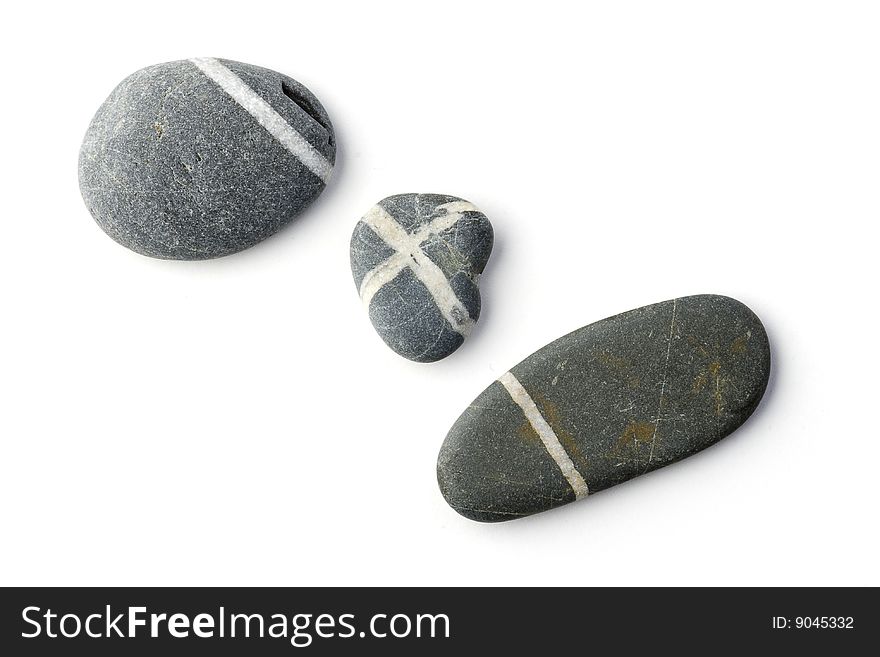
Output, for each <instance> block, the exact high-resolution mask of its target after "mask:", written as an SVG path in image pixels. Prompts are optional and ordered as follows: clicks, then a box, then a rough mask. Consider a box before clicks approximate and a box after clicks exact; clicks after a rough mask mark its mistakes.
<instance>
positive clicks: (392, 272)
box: [360, 253, 409, 310]
mask: <svg viewBox="0 0 880 657" xmlns="http://www.w3.org/2000/svg"><path fill="white" fill-rule="evenodd" d="M407 265H409V256H408V255H406V254H405V253H395V254H394V255H393V256H391V257H390V258H388V259H387V260H385V261H384V262H382V263H381V264H379V265H378V266H376V267H374V268H373V269H371V270H370V271H368V272H367V275H366V276H364V280H362V281H361V289H360V294H361V301H363V302H364V305H365V306H366V307H367V309H368V310H369V308H370V302H371V301H372V300H373V297H374V296H375V295H376V292H378V291H379V290H381V289H382V286H383V285H385V284H386V283H389V282H390V281H392V280H394V279H395V278H396V277H397V275H398V274H399V273H400V272H402V271H403V270H404V269H406V267H407Z"/></svg>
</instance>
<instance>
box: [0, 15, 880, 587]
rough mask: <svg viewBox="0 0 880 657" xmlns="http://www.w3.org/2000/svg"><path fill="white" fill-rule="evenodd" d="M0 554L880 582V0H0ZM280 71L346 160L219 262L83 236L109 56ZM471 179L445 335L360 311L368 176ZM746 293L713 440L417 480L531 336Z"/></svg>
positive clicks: (179, 571) (408, 185)
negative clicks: (752, 380)
mask: <svg viewBox="0 0 880 657" xmlns="http://www.w3.org/2000/svg"><path fill="white" fill-rule="evenodd" d="M3 23H4V27H3V33H4V36H3V39H2V40H0V49H2V61H3V62H4V64H3V79H4V85H3V99H2V104H0V118H2V121H0V126H2V160H0V167H2V178H0V179H2V184H3V219H2V240H3V241H2V245H3V252H2V258H0V276H2V283H0V285H2V288H0V289H2V323H0V337H2V342H0V344H2V362H0V440H2V457H0V468H2V475H0V526H2V533H3V539H2V544H0V550H2V566H0V568H2V569H0V581H2V583H3V584H30V585H36V584H44V585H48V584H96V585H97V584H118V585H152V584H181V585H208V584H212V585H214V584H216V585H220V584H229V585H239V584H249V585H275V584H277V585H282V584H284V585H299V584H303V585H305V584H312V585H331V584H408V585H427V584H480V585H482V584H530V585H531V584H580V585H599V584H605V585H624V584H627V585H628V584H647V585H654V584H697V585H703V584H706V585H709V584H712V585H715V584H718V585H721V584H732V585H740V584H765V585H781V584H795V585H801V584H803V585H807V584H822V585H825V584H838V585H859V584H873V585H878V584H880V567H878V563H880V560H878V558H877V554H878V547H880V546H878V512H877V503H878V493H877V486H876V479H877V476H876V472H877V468H878V463H880V420H878V415H877V413H878V399H877V393H878V368H880V362H878V360H880V359H878V348H880V336H878V327H877V321H878V312H877V281H878V276H877V248H878V241H877V228H876V226H877V221H878V218H880V194H878V191H880V188H878V180H880V84H878V79H880V78H878V73H880V38H878V34H880V8H878V5H877V4H876V3H871V2H864V3H858V2H826V3H818V2H804V1H797V2H767V1H764V0H762V1H760V2H743V1H739V2H730V3H707V2H664V3H656V2H613V3H612V2H608V3H590V4H586V3H568V2H548V1H544V2H540V3H534V2H529V3H522V4H516V3H512V2H505V3H498V4H490V3H476V2H449V1H445V2H443V3H414V2H401V3H394V4H392V3H388V2H376V1H375V0H374V1H371V2H352V3H338V2H329V1H328V2H316V1H310V2H277V3H265V2H256V1H254V0H249V1H248V2H245V3H242V2H217V1H216V0H215V1H212V2H202V3H189V2H186V3H184V2H180V1H175V2H163V1H153V2H151V3H149V5H148V6H147V5H143V4H142V3H119V2H113V3H108V4H106V5H86V4H84V3H63V4H62V3H59V4H58V5H55V6H51V5H46V4H44V3H14V4H13V5H10V7H7V9H6V10H5V13H4V18H3ZM202 55H205V56H218V57H226V58H231V59H237V60H241V61H246V62H250V63H254V64H259V65H263V66H267V67H270V68H273V69H276V70H278V71H283V72H285V73H287V74H289V75H291V76H293V77H295V78H296V79H298V80H300V81H301V82H303V83H304V84H306V85H307V86H308V87H310V88H311V89H312V91H314V92H315V94H316V95H317V96H318V97H319V98H320V99H321V101H322V102H323V103H324V105H325V106H326V108H327V110H328V112H329V113H330V115H331V117H332V119H333V121H334V124H335V126H336V130H337V136H338V143H339V145H340V152H339V165H338V167H337V169H336V171H335V174H334V178H333V180H332V182H331V184H330V186H329V188H328V189H327V190H326V192H325V193H324V195H323V196H322V197H321V198H320V199H319V200H318V201H317V202H316V203H315V204H314V205H313V206H312V207H311V208H310V209H309V210H308V211H307V213H306V214H304V215H303V216H302V217H301V218H300V219H299V220H297V221H296V222H295V223H294V224H293V225H291V226H289V227H288V228H286V229H285V230H283V231H282V232H281V233H279V234H277V235H276V236H274V237H272V238H270V239H268V240H266V241H265V242H264V243H262V244H260V245H258V246H256V247H254V248H252V249H250V250H248V251H246V252H244V253H241V254H238V255H234V256H231V257H227V258H223V259H220V260H216V261H210V262H163V261H159V260H152V259H149V258H145V257H142V256H139V255H136V254H134V253H131V252H129V251H127V250H126V249H124V248H122V247H121V246H118V245H117V244H116V243H114V242H113V241H111V240H110V238H108V237H106V236H105V235H104V234H103V233H102V232H101V231H100V229H99V228H98V227H97V225H96V224H95V223H94V221H93V220H92V219H91V217H90V216H89V214H88V212H87V210H86V208H85V206H84V204H83V202H82V200H81V198H80V195H79V191H78V187H77V178H76V165H77V152H78V148H79V144H80V140H81V139H82V136H83V133H84V131H85V129H86V127H87V125H88V123H89V120H90V119H91V116H92V114H93V113H94V111H95V110H96V109H97V107H98V105H99V104H100V103H101V102H102V101H103V99H104V98H105V97H106V96H107V94H108V93H109V92H110V91H111V90H112V88H113V87H114V86H115V85H116V84H117V83H118V82H119V81H120V80H121V79H122V78H123V77H125V76H126V75H127V74H129V73H131V72H132V71H134V70H136V69H138V68H141V67H143V66H147V65H150V64H153V63H157V62H161V61H167V60H172V59H181V58H186V57H191V56H202ZM410 191H419V192H441V193H449V194H454V195H457V196H461V197H464V198H466V199H469V200H471V201H473V202H474V203H475V204H477V205H478V206H479V207H480V208H481V209H482V210H483V211H484V212H485V213H486V214H487V215H488V216H489V218H490V219H491V221H492V222H493V224H494V226H495V231H496V237H497V243H496V247H495V251H494V253H493V255H492V257H491V259H490V261H489V265H488V267H487V269H486V272H485V275H484V277H483V284H482V289H483V302H484V310H483V316H482V317H481V319H480V321H479V324H478V325H477V328H476V330H475V332H474V334H473V335H472V337H471V338H470V340H469V341H468V342H467V343H466V344H465V345H464V346H463V347H462V348H461V349H460V350H459V351H458V352H456V353H455V354H454V355H453V356H451V357H450V358H448V359H446V360H445V361H442V362H439V363H436V364H432V365H419V364H415V363H410V362H408V361H405V360H403V359H401V358H399V357H398V356H396V355H395V354H394V353H392V352H391V351H390V350H389V349H388V348H387V347H385V346H384V344H383V343H382V341H381V340H380V339H379V337H378V336H377V335H376V334H375V332H374V331H373V329H372V327H371V325H370V323H369V321H368V319H367V317H366V315H365V313H364V311H363V308H362V307H361V305H360V302H359V299H358V296H357V293H356V290H355V286H354V284H353V282H352V280H351V272H350V269H349V263H348V241H349V237H350V234H351V230H352V228H353V227H354V225H355V223H356V221H357V219H358V218H359V216H360V215H361V214H363V213H364V212H365V211H366V210H367V209H368V208H369V207H370V206H371V205H372V204H373V203H374V202H375V201H377V200H379V199H381V198H383V197H384V196H387V195H390V194H394V193H399V192H410ZM704 292H708V293H720V294H727V295H730V296H733V297H736V298H738V299H740V300H742V301H743V302H745V303H746V304H748V305H749V306H751V307H752V308H753V309H754V310H755V312H757V313H758V315H759V316H760V317H761V318H762V319H763V321H764V323H765V325H766V327H767V331H768V333H769V335H770V339H771V342H772V348H773V358H774V362H773V366H774V369H773V376H772V378H771V383H770V388H769V390H768V392H767V394H766V396H765V398H764V401H763V402H762V404H761V406H760V407H759V409H758V411H757V412H756V413H755V415H754V416H753V417H752V419H751V420H749V421H748V423H747V424H746V425H744V426H743V427H742V428H741V429H740V430H739V431H737V432H736V433H735V434H733V435H732V436H730V437H729V438H727V439H725V440H724V441H722V442H721V443H720V444H719V445H718V446H716V447H713V448H712V449H709V450H708V451H706V452H704V453H702V454H699V455H697V456H694V457H692V458H690V459H687V460H686V461H684V462H682V463H680V464H678V465H675V466H672V467H669V468H666V469H665V470H661V471H659V472H656V473H653V474H650V475H648V476H645V477H642V478H640V479H638V480H635V481H632V482H630V483H627V484H624V485H622V486H619V487H618V488H616V489H613V490H610V491H607V492H603V493H601V494H599V495H596V496H595V497H594V498H590V499H588V500H586V501H581V502H579V503H577V504H573V505H569V506H567V507H565V508H563V509H560V510H557V511H553V512H550V513H545V514H541V515H538V516H534V517H531V518H527V519H523V520H518V521H514V522H509V523H504V524H498V525H484V524H479V523H474V522H471V521H468V520H466V519H464V518H462V517H460V516H458V515H457V514H456V513H454V512H453V511H452V510H451V509H450V508H449V507H448V506H447V505H446V504H445V502H444V501H443V498H442V497H441V495H440V493H439V490H438V488H437V484H436V480H435V461H436V457H437V452H438V450H439V448H440V445H441V443H442V441H443V438H444V436H445V434H446V431H447V430H448V428H449V427H450V426H451V425H452V423H453V421H454V420H455V419H456V417H457V416H458V414H459V413H460V412H461V411H462V410H463V409H464V408H465V406H466V405H467V404H468V403H469V402H470V401H471V400H472V399H473V397H475V396H476V395H477V394H478V393H479V392H480V391H481V390H482V389H483V388H484V387H485V386H486V385H487V384H489V383H490V382H491V381H492V380H493V379H494V378H495V377H497V376H498V375H500V374H501V373H503V372H504V371H505V370H507V368H508V367H510V366H511V365H513V364H515V363H516V362H518V361H519V360H521V359H522V358H524V357H525V356H527V355H528V354H529V353H531V352H532V351H534V350H535V349H537V348H539V347H541V346H543V345H544V344H545V343H547V342H549V341H550V340H552V339H554V338H556V337H558V336H560V335H562V334H563V333H565V332H568V331H570V330H573V329H575V328H577V327H580V326H582V325H585V324H588V323H590V322H593V321H596V320H598V319H601V318H603V317H606V316H608V315H612V314H615V313H618V312H622V311H625V310H629V309H631V308H635V307H638V306H641V305H644V304H648V303H653V302H658V301H663V300H666V299H670V298H672V297H675V296H681V295H688V294H695V293H704Z"/></svg>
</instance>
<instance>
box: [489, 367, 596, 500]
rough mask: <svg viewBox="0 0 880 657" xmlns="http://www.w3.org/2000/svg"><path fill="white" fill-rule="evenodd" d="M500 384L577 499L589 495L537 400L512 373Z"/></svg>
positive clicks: (502, 376)
mask: <svg viewBox="0 0 880 657" xmlns="http://www.w3.org/2000/svg"><path fill="white" fill-rule="evenodd" d="M498 383H500V384H501V385H502V386H504V388H505V389H506V390H507V392H508V393H509V394H510V397H511V399H513V401H514V402H515V403H516V405H517V406H519V407H520V408H521V409H522V411H523V413H524V414H525V416H526V419H527V420H528V421H529V424H531V425H532V428H533V429H534V430H535V433H537V434H538V437H539V438H540V439H541V442H542V443H544V448H545V449H546V450H547V453H548V454H550V456H551V458H552V459H553V460H554V461H555V462H556V465H557V466H559V469H560V470H561V471H562V476H564V477H565V480H566V481H567V482H568V484H569V486H571V489H572V490H573V491H574V496H575V498H578V499H579V498H581V497H585V496H587V495H589V494H590V489H589V487H588V486H587V482H586V481H584V478H583V477H582V476H581V473H580V472H578V469H577V468H576V467H575V465H574V462H573V461H572V460H571V457H570V456H569V455H568V452H566V451H565V448H564V447H563V446H562V443H561V442H559V438H558V437H557V436H556V432H555V431H553V427H551V426H550V424H549V423H548V422H547V420H545V419H544V416H543V415H541V411H539V410H538V406H537V404H535V400H534V399H532V398H531V396H529V393H528V392H527V391H526V389H525V388H523V387H522V384H521V383H520V382H519V380H518V379H517V378H516V377H515V376H514V375H513V374H512V373H510V372H505V373H504V374H502V375H501V376H500V377H499V378H498Z"/></svg>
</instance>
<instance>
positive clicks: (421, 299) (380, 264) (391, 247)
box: [350, 194, 494, 363]
mask: <svg viewBox="0 0 880 657" xmlns="http://www.w3.org/2000/svg"><path fill="white" fill-rule="evenodd" d="M493 240H494V232H493V230H492V224H491V223H489V220H488V219H487V218H486V215H484V214H483V213H482V212H480V211H479V210H478V209H477V208H476V207H475V206H474V205H473V204H472V203H470V202H468V201H465V200H464V199H461V198H457V197H455V196H448V195H445V194H397V195H395V196H389V197H388V198H385V199H382V200H381V201H379V202H378V203H377V204H376V205H374V206H373V207H372V208H371V209H370V211H369V212H367V214H365V215H364V216H363V217H362V218H361V220H360V221H359V222H358V223H357V225H356V226H355V227H354V232H353V233H352V236H351V251H350V254H351V273H352V276H353V277H354V282H355V285H356V286H357V288H358V292H359V293H360V296H361V301H362V302H363V304H364V306H365V307H366V308H367V311H368V313H369V315H370V321H371V322H372V323H373V326H374V327H375V329H376V331H377V332H378V333H379V335H380V336H381V337H382V339H383V340H384V341H385V344H387V345H388V346H389V347H391V348H392V349H393V350H394V351H396V352H397V353H398V354H400V355H401V356H403V357H404V358H409V359H410V360H414V361H417V362H421V363H430V362H433V361H437V360H440V359H441V358H445V357H446V356H448V355H449V354H451V353H452V352H453V351H455V350H456V349H458V348H459V347H460V346H461V345H462V343H463V342H464V340H465V338H466V337H467V336H468V335H469V334H470V332H471V330H472V329H473V327H474V324H475V323H476V321H477V319H478V318H479V316H480V305H481V302H480V288H479V287H478V285H479V279H480V274H481V273H482V272H483V269H484V268H485V266H486V262H487V261H488V260H489V254H490V253H491V252H492V243H493Z"/></svg>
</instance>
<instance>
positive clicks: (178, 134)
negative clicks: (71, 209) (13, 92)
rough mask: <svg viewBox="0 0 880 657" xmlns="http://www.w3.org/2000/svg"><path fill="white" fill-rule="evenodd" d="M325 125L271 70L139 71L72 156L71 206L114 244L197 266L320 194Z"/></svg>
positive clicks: (299, 91)
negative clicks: (78, 198) (75, 187)
mask: <svg viewBox="0 0 880 657" xmlns="http://www.w3.org/2000/svg"><path fill="white" fill-rule="evenodd" d="M335 159H336V142H335V137H334V132H333V126H332V125H331V123H330V119H329V117H328V116H327V112H325V111H324V108H323V107H322V106H321V103H319V102H318V99H317V98H315V96H314V95H312V93H311V92H310V91H309V90H308V89H306V88H305V87H304V86H303V85H301V84H300V83H299V82H297V81H296V80H293V79H292V78H289V77H287V76H284V75H281V74H280V73H276V72H275V71H272V70H269V69H266V68H261V67H259V66H252V65H250V64H243V63H241V62H235V61H231V60H228V59H213V58H209V57H202V58H196V59H190V60H183V61H176V62H167V63H164V64H157V65H155V66H149V67H147V68H144V69H141V70H140V71H137V72H135V73H133V74H132V75H130V76H129V77H127V78H126V79H125V80H123V81H122V82H121V83H120V84H119V86H117V87H116V89H114V90H113V92H112V93H111V94H110V96H109V98H107V100H106V101H104V103H103V105H101V107H100V108H99V109H98V111H97V113H96V114H95V117H94V119H92V123H91V125H90V126H89V128H88V130H87V132H86V135H85V138H84V140H83V144H82V147H81V149H80V156H79V184H80V191H81V192H82V197H83V200H84V201H85V203H86V206H87V207H88V209H89V211H90V212H91V214H92V216H93V217H94V219H95V221H96V222H97V223H98V225H99V226H100V227H101V228H102V229H103V230H104V232H106V233H107V234H108V235H109V236H110V237H112V238H113V239H114V240H116V241H117V242H119V243H120V244H122V245H123V246H126V247H128V248H129V249H132V250H133V251H136V252H138V253H142V254H144V255H148V256H153V257H155V258H167V259H175V260H200V259H205V258H215V257H218V256H223V255H228V254H230V253H235V252H236V251H241V250H242V249H246V248H248V247H250V246H253V245H254V244H256V243H257V242H259V241H260V240H262V239H265V238H266V237H268V236H270V235H272V234H273V233H275V232H276V231H277V230H279V229H280V228H281V227H282V226H284V225H286V224H287V223H289V222H290V221H291V220H292V219H293V218H294V217H295V216H296V215H298V214H299V213H300V212H302V210H303V209H305V208H306V206H308V205H309V204H310V203H311V202H312V201H313V200H314V199H315V198H317V196H318V195H319V194H320V193H321V191H322V190H323V189H324V186H325V184H326V181H327V179H328V177H329V176H330V172H331V170H332V168H333V163H334V161H335Z"/></svg>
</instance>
